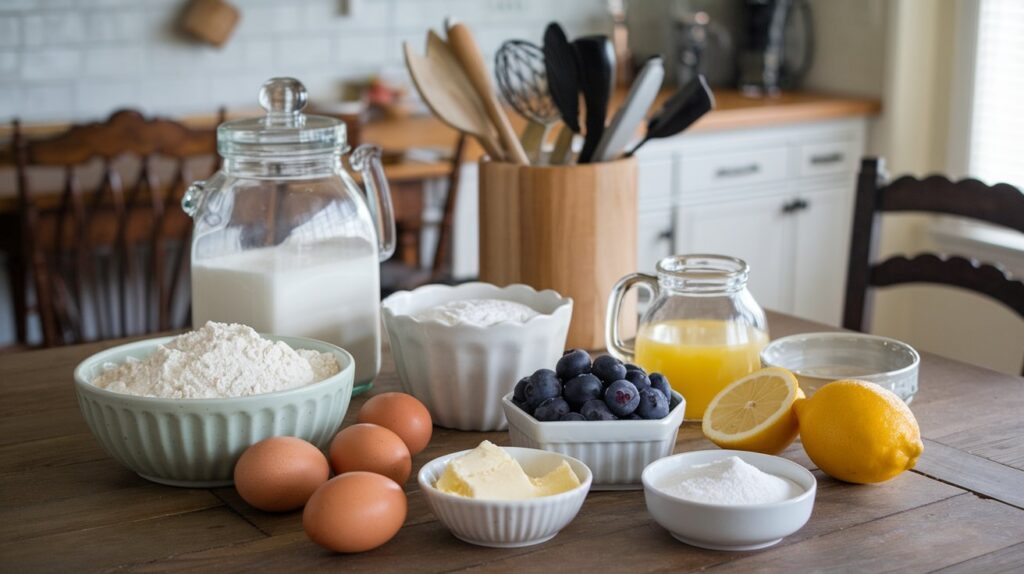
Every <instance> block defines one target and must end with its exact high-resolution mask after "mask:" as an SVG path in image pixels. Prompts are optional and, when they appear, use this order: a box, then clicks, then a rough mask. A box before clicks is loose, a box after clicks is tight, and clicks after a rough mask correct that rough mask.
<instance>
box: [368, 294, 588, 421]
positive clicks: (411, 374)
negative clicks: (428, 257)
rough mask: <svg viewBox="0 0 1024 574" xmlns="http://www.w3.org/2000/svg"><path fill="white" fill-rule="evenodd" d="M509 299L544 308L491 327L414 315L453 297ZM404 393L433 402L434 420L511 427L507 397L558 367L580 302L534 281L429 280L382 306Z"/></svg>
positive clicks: (459, 298)
mask: <svg viewBox="0 0 1024 574" xmlns="http://www.w3.org/2000/svg"><path fill="white" fill-rule="evenodd" d="M465 299H502V300H506V301H515V302H518V303H522V304H524V305H526V306H528V307H530V308H532V309H533V310H534V311H537V312H538V313H540V315H537V316H536V317H533V318H531V319H530V320H528V321H526V322H523V323H519V322H505V323H499V324H497V325H491V326H488V327H478V326H475V325H446V324H444V323H441V322H440V321H434V320H425V321H421V320H419V319H416V318H414V317H413V315H415V314H417V313H419V312H420V311H423V310H425V309H428V308H430V307H434V306H436V305H440V304H442V303H447V302H449V301H458V300H465ZM381 309H382V311H383V313H382V314H383V316H384V327H385V329H386V330H387V334H388V340H389V341H390V342H391V352H392V355H393V356H394V359H395V368H396V369H397V370H398V377H399V379H400V380H401V382H402V390H404V391H405V392H407V393H409V394H411V395H412V396H414V397H416V398H417V399H419V400H420V401H422V402H423V404H424V405H426V407H427V410H429V411H430V416H431V417H433V419H434V423H435V424H437V425H439V426H442V427H447V428H452V429H458V430H472V431H495V430H504V429H505V428H506V427H507V425H508V423H507V422H506V420H505V415H504V413H503V412H502V409H501V397H502V396H503V395H505V394H506V393H509V392H511V391H512V389H513V388H514V387H515V384H516V382H517V381H519V379H521V378H523V377H525V376H527V375H530V374H532V373H533V372H534V371H536V370H537V369H543V368H549V369H550V368H552V367H554V365H555V363H556V362H557V361H558V359H559V358H561V356H562V351H563V349H564V348H565V339H566V336H567V335H568V333H569V320H570V319H571V318H572V299H568V298H565V297H562V296H561V295H559V294H558V293H556V292H554V291H551V290H546V291H539V292H538V291H537V290H535V289H534V288H532V287H530V286H527V285H509V286H507V287H497V286H495V285H491V284H489V283H464V284H462V285H456V286H454V287H453V286H449V285H426V286H423V287H420V288H418V289H415V290H413V291H399V292H398V293H395V294H393V295H391V296H390V297H388V298H387V299H385V300H384V301H383V302H382V303H381Z"/></svg>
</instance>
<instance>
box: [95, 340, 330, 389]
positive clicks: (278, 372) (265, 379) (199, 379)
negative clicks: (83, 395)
mask: <svg viewBox="0 0 1024 574" xmlns="http://www.w3.org/2000/svg"><path fill="white" fill-rule="evenodd" d="M340 370H341V369H340V367H339V365H338V361H337V359H336V358H335V357H334V355H332V354H330V353H321V352H318V351H311V350H308V349H298V350H296V349H292V348H291V347H289V346H288V345H287V344H286V343H283V342H281V341H276V342H275V341H271V340H269V339H264V338H263V337H261V336H260V335H259V333H257V332H256V331H254V330H253V329H252V328H251V327H247V326H245V325H239V324H227V323H215V322H212V321H210V322H207V323H206V324H205V325H203V326H202V327H201V328H199V329H196V330H195V331H192V332H189V333H185V334H184V335H180V336H178V337H175V338H174V339H173V340H171V341H169V342H168V343H166V344H163V345H158V346H157V347H156V349H155V350H154V351H153V353H152V354H150V355H149V356H148V357H146V358H145V359H141V360H140V359H132V358H129V359H128V360H127V361H126V362H124V363H121V364H120V365H113V366H111V367H109V368H107V369H105V370H104V371H103V372H102V373H100V374H99V375H98V376H97V377H96V378H94V379H93V380H92V384H93V385H96V386H97V387H100V388H101V389H106V390H108V391H113V392H115V393H125V394H129V395H139V396H144V397H161V398H168V399H213V398H226V397H244V396H248V395H258V394H261V393H272V392H275V391H284V390H287V389H294V388H297V387H302V386H305V385H309V384H312V383H316V382H319V381H322V380H324V379H326V378H328V377H330V376H332V375H334V374H336V373H337V372H338V371H340Z"/></svg>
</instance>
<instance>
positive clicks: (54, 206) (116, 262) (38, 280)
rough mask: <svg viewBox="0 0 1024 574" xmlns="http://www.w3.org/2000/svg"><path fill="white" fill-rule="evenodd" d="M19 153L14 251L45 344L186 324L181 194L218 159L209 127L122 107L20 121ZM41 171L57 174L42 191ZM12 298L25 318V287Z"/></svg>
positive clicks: (185, 226)
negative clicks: (58, 120)
mask: <svg viewBox="0 0 1024 574" xmlns="http://www.w3.org/2000/svg"><path fill="white" fill-rule="evenodd" d="M223 118H224V112H223V110H221V111H220V113H219V118H218V119H219V120H220V121H222V120H223ZM218 123H219V122H218ZM14 155H15V164H16V170H17V188H18V207H19V224H20V227H21V229H20V233H21V246H22V249H21V253H20V254H19V255H20V260H21V263H22V264H23V265H24V268H25V273H24V275H25V276H26V277H27V278H28V279H30V283H31V285H32V287H33V291H34V299H35V304H34V307H35V308H34V311H35V313H36V314H37V315H38V317H39V320H40V324H41V330H42V335H43V344H44V345H45V346H53V345H61V344H69V343H77V342H82V341H89V340H99V339H109V338H117V337H126V336H131V335H139V334H145V333H149V332H154V331H163V330H168V329H173V328H178V327H181V326H184V325H186V324H187V323H188V315H189V312H190V311H189V306H190V305H189V297H188V292H189V289H188V285H187V282H188V278H187V274H188V257H189V251H190V234H191V227H192V222H191V220H190V218H189V217H188V216H187V215H185V214H184V213H183V212H182V210H181V209H180V207H178V205H179V202H180V201H181V196H182V194H183V193H184V189H185V187H187V185H188V184H189V183H190V182H191V181H192V180H193V179H199V178H200V177H202V176H205V175H207V174H209V173H210V172H211V171H212V170H213V169H215V167H216V163H217V154H216V133H215V131H214V130H213V129H207V130H195V129H190V128H188V127H186V126H184V125H182V124H179V123H176V122H174V121H171V120H167V119H162V118H152V119H147V118H144V117H143V116H142V115H141V114H140V113H138V112H136V111H131V110H120V111H117V112H115V113H114V114H112V115H111V116H110V117H109V118H108V119H107V120H106V121H103V122H98V123H91V124H83V125H76V126H73V127H71V128H70V129H69V130H68V131H66V132H64V133H62V134H60V135H58V136H55V137H52V138H48V139H43V140H35V141H30V140H27V139H26V138H24V137H23V136H22V134H21V133H20V130H19V129H18V127H17V125H16V126H15V139H14ZM204 158H205V159H206V162H205V163H206V165H205V166H200V165H199V164H200V163H202V161H201V160H202V159H204ZM44 174H45V175H48V176H49V177H50V179H51V180H55V181H51V182H49V183H48V185H47V186H45V187H48V188H49V189H48V190H43V189H42V187H44V186H43V185H42V181H43V180H44V177H43V175H44ZM22 287H23V286H22ZM15 290H16V291H19V290H20V289H19V288H18V286H16V288H15ZM26 291H27V290H26ZM19 298H20V299H21V301H20V302H19V301H17V299H19ZM15 299H16V302H15V307H16V312H17V314H18V315H19V317H18V319H19V321H27V318H28V316H29V315H30V314H31V312H32V311H33V309H30V307H29V305H28V304H27V302H26V301H27V297H26V296H25V292H22V293H15ZM19 307H20V308H19ZM23 331H24V329H23V328H21V327H20V326H19V333H21V332H23Z"/></svg>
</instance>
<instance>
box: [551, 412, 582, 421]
mask: <svg viewBox="0 0 1024 574" xmlns="http://www.w3.org/2000/svg"><path fill="white" fill-rule="evenodd" d="M558 420H560V421H585V420H587V418H586V417H584V416H583V415H581V414H580V413H565V414H564V415H562V418H560V419H558Z"/></svg>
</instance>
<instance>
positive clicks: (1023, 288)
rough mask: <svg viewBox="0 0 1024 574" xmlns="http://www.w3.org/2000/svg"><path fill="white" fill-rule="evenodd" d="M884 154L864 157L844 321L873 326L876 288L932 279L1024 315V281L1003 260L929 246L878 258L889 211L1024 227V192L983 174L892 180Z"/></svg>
mask: <svg viewBox="0 0 1024 574" xmlns="http://www.w3.org/2000/svg"><path fill="white" fill-rule="evenodd" d="M884 179H885V175H884V163H883V161H882V160H881V159H877V158H866V159H864V160H862V161H861V169H860V174H859V175H858V178H857V197H856V203H855V206H854V216H853V238H852V240H851V242H850V260H849V267H848V270H847V279H846V304H845V307H844V310H843V327H845V328H847V329H853V330H856V331H866V330H868V317H870V313H871V293H870V291H869V288H870V287H888V286H892V285H902V284H908V283H932V284H940V285H948V286H952V287H959V288H961V289H967V290H970V291H974V292H976V293H979V294H982V295H987V296H988V297H991V298H992V299H995V300H996V301H999V302H1000V303H1002V304H1004V305H1006V306H1007V307H1009V308H1010V309H1012V310H1014V311H1015V312H1016V313H1017V315H1018V316H1020V317H1022V318H1024V282H1021V280H1019V279H1016V278H1014V277H1012V276H1011V275H1010V274H1009V273H1008V272H1006V271H1005V270H1004V269H1003V268H1001V267H1000V266H998V265H997V264H990V263H981V262H978V261H976V260H974V259H969V258H965V257H962V256H958V255H937V254H933V253H924V254H920V255H917V256H915V257H913V258H907V257H905V256H895V257H891V258H889V259H886V260H885V261H882V262H878V263H873V261H874V259H875V256H876V254H877V246H878V241H877V240H878V229H877V228H878V225H877V221H878V218H879V217H880V215H881V214H882V213H886V212H890V213H891V212H912V211H913V212H927V213H939V214H948V215H957V216H961V217H967V218H971V219H975V220H979V221H985V222H988V223H992V224H995V225H999V226H1002V227H1008V228H1010V229H1014V230H1017V231H1018V232H1021V233H1024V193H1021V190H1019V189H1017V188H1016V187H1013V186H1012V185H1008V184H1005V183H998V184H996V185H992V186H989V185H985V184H984V183H982V182H980V181H978V180H976V179H964V180H961V181H956V182H953V181H950V180H949V179H947V178H945V177H942V176H939V175H932V176H929V177H926V178H924V179H918V178H915V177H911V176H903V177H900V178H898V179H896V180H894V181H892V182H891V183H884Z"/></svg>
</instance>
